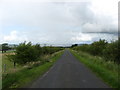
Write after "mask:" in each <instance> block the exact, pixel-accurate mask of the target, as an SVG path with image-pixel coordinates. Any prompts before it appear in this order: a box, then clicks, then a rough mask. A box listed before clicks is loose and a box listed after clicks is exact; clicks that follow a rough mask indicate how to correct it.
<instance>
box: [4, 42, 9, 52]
mask: <svg viewBox="0 0 120 90" xmlns="http://www.w3.org/2000/svg"><path fill="white" fill-rule="evenodd" d="M9 49H10V47H9V46H8V43H3V44H2V53H3V52H6V51H7V50H9Z"/></svg>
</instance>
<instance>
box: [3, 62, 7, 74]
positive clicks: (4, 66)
mask: <svg viewBox="0 0 120 90" xmlns="http://www.w3.org/2000/svg"><path fill="white" fill-rule="evenodd" d="M3 70H4V73H5V72H6V64H4V69H3Z"/></svg>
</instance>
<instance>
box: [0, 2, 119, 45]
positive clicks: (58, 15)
mask: <svg viewBox="0 0 120 90" xmlns="http://www.w3.org/2000/svg"><path fill="white" fill-rule="evenodd" d="M117 28H118V0H83V1H82V0H71V1H70V0H59V1H57V0H56V1H55V0H54V1H53V0H49V1H48V0H0V38H2V39H0V43H4V42H7V43H16V44H18V43H21V42H23V41H31V42H33V43H40V44H55V45H67V44H74V43H79V44H80V43H91V42H93V41H97V40H99V39H100V38H101V39H106V40H108V41H111V40H117V38H118V36H117V32H118V29H117Z"/></svg>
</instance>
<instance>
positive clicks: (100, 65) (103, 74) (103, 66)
mask: <svg viewBox="0 0 120 90" xmlns="http://www.w3.org/2000/svg"><path fill="white" fill-rule="evenodd" d="M70 51H71V53H72V54H73V55H74V56H75V57H76V58H77V59H78V60H79V61H81V62H82V63H83V64H85V65H86V66H87V67H88V68H90V69H91V70H92V71H93V72H94V73H95V74H96V75H97V76H98V77H100V78H101V79H102V80H103V81H104V82H106V84H108V85H109V86H110V87H111V88H119V86H120V83H119V80H118V70H119V66H118V65H117V64H115V63H113V62H110V61H109V62H107V61H105V60H103V59H102V58H101V57H95V56H92V55H90V54H87V53H83V52H81V51H79V52H78V51H74V50H70Z"/></svg>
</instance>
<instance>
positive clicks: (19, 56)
mask: <svg viewBox="0 0 120 90" xmlns="http://www.w3.org/2000/svg"><path fill="white" fill-rule="evenodd" d="M63 49H64V48H61V47H52V46H49V47H48V46H44V47H41V46H40V45H39V44H36V45H32V43H31V42H29V43H26V42H24V43H21V44H19V45H18V46H17V47H16V48H15V50H14V51H12V52H10V53H7V51H6V52H3V54H2V56H3V57H2V61H3V62H2V69H3V72H2V88H3V89H7V88H19V87H22V86H24V85H26V84H28V83H29V82H31V81H33V80H35V79H36V78H37V77H39V76H40V75H43V74H44V73H45V72H46V71H47V70H48V69H49V68H50V67H51V66H52V65H53V64H54V62H55V61H56V60H57V59H58V58H59V57H60V56H61V54H62V52H63Z"/></svg>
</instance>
